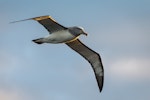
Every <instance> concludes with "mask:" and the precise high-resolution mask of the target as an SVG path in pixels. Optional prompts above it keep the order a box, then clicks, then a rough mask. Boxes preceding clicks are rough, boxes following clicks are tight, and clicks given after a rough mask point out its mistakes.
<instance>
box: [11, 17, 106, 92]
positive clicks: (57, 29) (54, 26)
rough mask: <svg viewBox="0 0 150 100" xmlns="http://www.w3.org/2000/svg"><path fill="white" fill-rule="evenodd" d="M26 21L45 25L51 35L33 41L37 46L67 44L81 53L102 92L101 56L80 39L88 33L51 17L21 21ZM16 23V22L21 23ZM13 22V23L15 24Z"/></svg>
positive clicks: (102, 70) (102, 72)
mask: <svg viewBox="0 0 150 100" xmlns="http://www.w3.org/2000/svg"><path fill="white" fill-rule="evenodd" d="M26 20H35V21H38V22H39V23H40V24H41V25H43V26H44V27H45V28H46V29H47V31H48V32H49V35H48V36H46V37H42V38H38V39H34V40H32V41H33V42H35V43H37V44H43V43H54V44H57V43H65V44H66V45H68V46H69V47H70V48H71V49H73V50H74V51H76V52H77V53H79V54H80V55H81V56H82V57H84V58H85V59H86V60H87V61H88V62H89V63H90V64H91V66H92V69H93V71H94V73H95V78H96V80H97V84H98V87H99V91H100V92H101V91H102V88H103V82H104V69H103V64H102V61H101V57H100V55H99V54H98V53H97V52H95V51H93V50H92V49H90V48H89V47H87V46H86V45H84V44H83V43H82V42H81V41H80V40H79V39H78V38H79V36H80V35H81V34H83V35H86V36H87V33H86V32H85V31H84V29H83V28H81V27H77V26H74V27H65V26H62V25H61V24H59V23H57V22H56V21H55V20H54V19H53V18H52V17H51V16H48V15H47V16H39V17H34V18H29V19H25V20H20V21H26ZM20 21H15V22H20ZM15 22H11V23H15Z"/></svg>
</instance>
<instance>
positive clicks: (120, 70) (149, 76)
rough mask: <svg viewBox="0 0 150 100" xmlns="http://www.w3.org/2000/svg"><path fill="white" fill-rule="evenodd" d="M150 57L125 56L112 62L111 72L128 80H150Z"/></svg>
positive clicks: (114, 75)
mask: <svg viewBox="0 0 150 100" xmlns="http://www.w3.org/2000/svg"><path fill="white" fill-rule="evenodd" d="M149 71H150V59H148V58H134V57H133V58H123V59H118V60H116V61H114V62H113V63H111V65H110V73H111V75H112V76H113V77H117V78H119V79H127V80H139V81H140V80H143V79H144V80H150V73H149Z"/></svg>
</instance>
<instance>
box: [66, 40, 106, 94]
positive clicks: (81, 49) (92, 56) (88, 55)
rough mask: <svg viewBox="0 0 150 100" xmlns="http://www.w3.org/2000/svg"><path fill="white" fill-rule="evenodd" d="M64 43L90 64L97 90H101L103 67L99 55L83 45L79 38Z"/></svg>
mask: <svg viewBox="0 0 150 100" xmlns="http://www.w3.org/2000/svg"><path fill="white" fill-rule="evenodd" d="M66 44H67V45H68V46H69V47H70V48H72V49H73V50H74V51H76V52H77V53H79V54H80V55H81V56H83V57H84V58H85V59H86V60H87V61H88V62H89V63H90V64H91V66H92V68H93V70H94V73H95V77H96V80H97V84H98V87H99V91H100V92H101V91H102V89H103V83H104V69H103V64H102V61H101V58H100V55H99V54H98V53H96V52H95V51H93V50H92V49H90V48H89V47H87V46H86V45H84V44H83V43H82V42H81V41H80V40H79V39H77V40H75V41H73V42H69V43H66Z"/></svg>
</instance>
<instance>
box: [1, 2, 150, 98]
mask: <svg viewBox="0 0 150 100" xmlns="http://www.w3.org/2000/svg"><path fill="white" fill-rule="evenodd" d="M149 5H150V1H149V0H120V1H118V0H105V1H103V0H95V1H87V0H82V1H81V0H74V1H72V0H63V1H58V0H45V1H43V0H41V1H37V0H36V1H35V0H32V1H31V0H24V1H21V0H13V1H10V0H0V15H1V16H0V22H1V23H0V99H2V100H51V99H52V100H110V99H111V100H149V99H150V95H149V93H150V85H149V84H150V73H149V71H150V6H149ZM41 15H51V16H52V17H53V18H54V19H55V20H56V21H58V22H59V23H60V24H62V25H64V26H82V27H84V29H85V31H86V32H88V33H89V34H88V37H85V36H81V37H80V39H81V41H82V42H84V43H85V44H86V45H87V46H88V47H90V48H92V49H93V50H95V51H96V52H98V53H100V54H101V57H102V61H103V65H104V69H105V82H104V88H103V91H102V93H99V90H98V86H97V83H96V80H95V77H94V73H93V71H92V68H91V66H90V64H89V63H88V62H87V61H86V60H84V59H83V58H82V57H81V56H80V55H78V54H77V53H75V52H74V51H72V50H71V49H70V48H69V47H67V46H66V45H65V44H57V45H56V44H43V45H37V44H34V43H33V42H31V40H32V39H36V38H39V37H43V36H46V35H48V32H47V30H45V29H44V28H43V27H42V26H41V25H40V24H38V23H37V22H36V21H26V22H20V23H15V24H9V22H12V21H16V20H21V19H26V18H31V17H37V16H41Z"/></svg>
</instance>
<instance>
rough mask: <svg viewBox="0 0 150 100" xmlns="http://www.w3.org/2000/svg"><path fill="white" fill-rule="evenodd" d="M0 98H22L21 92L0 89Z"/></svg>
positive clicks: (12, 99) (8, 99) (10, 99)
mask: <svg viewBox="0 0 150 100" xmlns="http://www.w3.org/2000/svg"><path fill="white" fill-rule="evenodd" d="M0 100H21V99H20V97H19V94H17V92H14V91H5V90H1V91H0Z"/></svg>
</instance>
